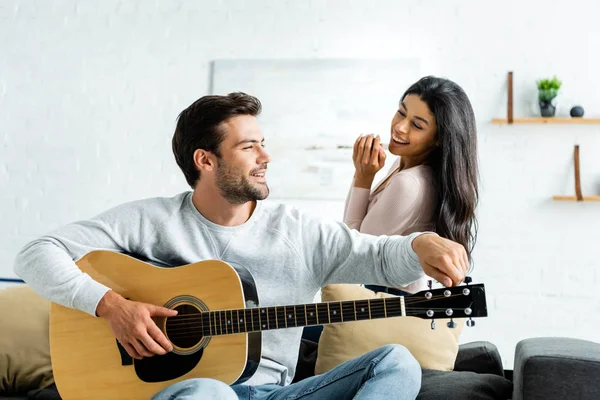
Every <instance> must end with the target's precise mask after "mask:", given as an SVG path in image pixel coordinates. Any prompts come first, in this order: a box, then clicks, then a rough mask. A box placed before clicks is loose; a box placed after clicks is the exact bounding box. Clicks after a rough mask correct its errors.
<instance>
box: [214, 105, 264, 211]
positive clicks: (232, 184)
mask: <svg viewBox="0 0 600 400" xmlns="http://www.w3.org/2000/svg"><path fill="white" fill-rule="evenodd" d="M221 127H222V129H224V130H225V132H226V135H225V140H223V142H222V143H221V146H220V152H221V157H220V158H218V159H217V171H216V184H217V187H218V188H219V191H220V192H221V196H223V197H224V198H225V199H227V200H228V201H229V202H230V203H232V204H243V203H246V202H248V201H254V200H264V199H266V198H267V196H268V195H269V186H267V180H266V172H267V164H268V163H269V162H270V161H271V158H270V157H269V154H268V153H267V152H266V151H265V149H264V137H263V135H262V134H261V133H260V129H259V127H258V123H257V121H256V118H255V117H253V116H250V115H239V116H236V117H233V118H230V119H228V120H227V121H224V122H223V123H222V126H221Z"/></svg>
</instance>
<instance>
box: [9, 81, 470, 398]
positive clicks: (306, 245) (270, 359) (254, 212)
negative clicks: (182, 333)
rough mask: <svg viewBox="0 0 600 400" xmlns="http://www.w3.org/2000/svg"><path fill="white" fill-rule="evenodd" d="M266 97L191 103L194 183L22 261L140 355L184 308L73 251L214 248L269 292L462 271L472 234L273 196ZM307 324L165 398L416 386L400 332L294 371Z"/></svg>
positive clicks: (358, 394) (27, 271)
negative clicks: (382, 224)
mask: <svg viewBox="0 0 600 400" xmlns="http://www.w3.org/2000/svg"><path fill="white" fill-rule="evenodd" d="M260 111H261V104H260V102H259V100H258V99H256V98H254V97H252V96H249V95H246V94H243V93H232V94H229V95H227V96H205V97H202V98H200V99H199V100H197V101H196V102H194V103H193V104H192V105H190V106H189V107H188V108H187V109H185V110H184V111H183V112H182V113H181V114H180V115H179V118H178V121H177V127H176V130H175V134H174V136H173V152H174V154H175V159H176V161H177V164H178V165H179V167H180V168H181V170H182V171H183V174H184V175H185V178H186V180H187V182H188V184H189V185H190V186H191V187H192V189H193V191H192V192H184V193H181V194H179V195H176V196H174V197H172V198H154V199H146V200H140V201H135V202H131V203H127V204H124V205H121V206H118V207H116V208H113V209H111V210H108V211H106V212H104V213H103V214H101V215H99V216H97V217H95V218H92V219H90V220H88V221H80V222H75V223H72V224H69V225H67V226H65V227H62V228H60V229H58V230H56V231H54V232H52V233H50V234H49V235H46V236H43V237H41V238H39V239H37V240H35V241H33V242H31V243H29V244H28V245H26V246H25V247H24V249H23V250H22V251H21V252H20V253H19V254H18V256H17V259H16V262H15V271H16V272H17V274H18V275H19V276H21V277H23V279H24V280H25V281H26V282H27V283H28V284H29V285H30V286H31V287H32V288H33V289H34V290H36V291H37V292H38V293H39V294H40V295H42V296H44V297H46V298H48V299H49V300H51V301H53V302H56V303H59V304H62V305H64V306H67V307H72V308H75V309H79V310H81V311H84V312H87V313H89V314H91V315H94V316H98V317H101V318H104V319H106V321H107V323H108V325H109V326H110V328H111V329H112V332H113V333H114V335H115V337H116V338H117V339H118V340H119V342H120V343H121V344H122V345H123V347H124V348H125V349H126V351H127V352H128V353H129V354H130V355H131V356H132V357H134V358H138V359H139V358H142V357H151V356H152V355H154V354H165V353H166V352H169V351H171V350H172V345H171V343H170V342H169V340H168V339H167V338H166V337H165V336H164V334H163V333H162V332H161V330H160V329H158V327H157V326H156V325H155V324H154V322H153V320H152V319H151V318H152V317H158V316H167V317H168V316H173V315H175V311H171V310H168V309H166V308H163V307H160V306H157V305H150V304H143V303H139V302H135V301H130V300H126V299H124V298H123V297H122V296H120V295H119V294H117V293H116V292H114V291H112V290H111V288H108V287H106V286H104V285H102V284H100V283H99V282H96V281H94V280H92V279H91V278H90V277H89V276H88V275H86V274H84V273H82V272H81V270H79V268H78V267H77V265H76V264H75V261H77V260H79V259H80V258H81V257H83V256H84V255H85V254H86V253H88V252H90V251H92V250H95V249H105V250H113V251H116V252H123V253H128V254H134V255H137V256H139V257H141V258H143V259H145V260H148V261H149V262H151V263H154V264H158V265H164V266H178V265H183V264H189V263H194V262H197V261H200V260H202V259H220V260H223V261H225V262H228V263H230V264H232V265H234V266H235V265H241V266H243V267H245V268H247V269H248V270H249V271H250V272H251V273H252V275H253V277H254V280H255V282H256V285H257V288H258V293H259V298H260V300H261V305H262V306H268V305H282V304H301V303H307V302H311V301H312V299H313V298H314V295H315V293H316V292H317V291H318V290H319V288H320V287H323V286H325V285H327V284H330V283H363V282H367V283H373V284H379V285H384V286H392V287H396V286H403V285H406V284H408V283H410V282H413V281H415V280H416V279H418V278H419V277H421V276H422V274H423V271H424V272H425V273H426V274H427V275H429V276H431V277H433V278H435V279H437V280H438V281H439V282H441V283H443V284H444V285H446V286H451V285H457V284H459V283H460V282H461V281H462V280H463V279H464V274H465V273H466V271H467V269H468V260H467V256H466V252H465V251H464V248H463V247H462V246H460V245H458V244H456V243H454V242H452V241H449V240H446V239H443V238H440V237H439V236H437V235H436V234H433V233H427V234H419V233H416V234H412V235H410V236H407V237H400V236H394V237H385V236H381V237H376V236H370V235H363V234H360V233H359V232H357V231H356V230H350V229H348V228H347V227H346V226H345V225H344V224H342V223H339V222H335V221H328V220H320V219H317V218H314V217H311V216H309V215H306V214H304V213H302V212H301V211H298V210H296V209H294V208H291V207H288V206H285V205H281V204H270V203H265V202H262V201H261V200H264V199H266V198H267V196H268V194H269V188H268V186H267V182H266V172H267V166H268V164H269V161H270V157H269V155H268V154H267V153H266V151H265V149H264V138H263V136H262V134H261V132H260V129H259V127H258V124H257V121H256V116H257V115H258V114H259V113H260ZM199 279H201V277H199ZM300 337H301V329H298V328H296V329H285V330H275V331H267V332H264V333H263V353H262V359H261V362H260V365H259V368H258V370H257V372H256V373H255V375H254V376H253V377H252V378H250V380H248V381H247V382H245V383H244V384H242V385H233V386H232V387H229V386H227V385H225V384H223V383H221V382H217V381H214V380H210V379H193V380H187V381H182V382H179V383H177V384H175V385H172V386H171V387H169V388H167V389H165V390H163V391H162V392H160V393H158V394H157V395H156V396H155V399H161V400H162V399H174V398H177V399H192V398H219V399H229V398H232V399H237V398H250V396H252V398H253V399H262V398H266V397H267V396H270V397H269V399H284V398H292V397H293V398H298V397H302V398H306V399H325V398H355V399H367V398H369V399H371V398H373V399H375V398H376V399H380V398H386V397H388V396H389V395H390V393H394V398H398V399H414V398H415V397H416V395H417V393H418V391H419V388H420V380H421V371H420V368H419V365H418V363H417V362H416V360H415V359H414V358H413V357H412V356H411V354H410V353H409V352H408V351H407V350H406V349H405V348H403V347H401V346H396V345H391V346H385V347H383V348H380V349H377V350H375V351H373V352H370V353H367V354H366V355H363V356H362V357H359V358H357V359H355V360H351V361H349V362H347V363H344V364H342V365H340V366H338V367H337V368H334V369H333V370H331V371H329V372H328V373H326V374H323V375H320V376H316V377H312V378H309V379H306V380H303V381H301V382H298V383H295V384H293V385H290V383H291V382H292V379H293V377H294V372H295V371H294V369H295V365H296V362H297V356H298V348H299V342H300Z"/></svg>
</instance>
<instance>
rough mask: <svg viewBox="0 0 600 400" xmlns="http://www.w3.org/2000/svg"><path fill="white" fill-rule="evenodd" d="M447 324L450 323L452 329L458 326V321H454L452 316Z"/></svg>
mask: <svg viewBox="0 0 600 400" xmlns="http://www.w3.org/2000/svg"><path fill="white" fill-rule="evenodd" d="M446 325H448V328H450V329H454V328H456V322H454V320H453V319H452V318H450V322H448V323H447V324H446Z"/></svg>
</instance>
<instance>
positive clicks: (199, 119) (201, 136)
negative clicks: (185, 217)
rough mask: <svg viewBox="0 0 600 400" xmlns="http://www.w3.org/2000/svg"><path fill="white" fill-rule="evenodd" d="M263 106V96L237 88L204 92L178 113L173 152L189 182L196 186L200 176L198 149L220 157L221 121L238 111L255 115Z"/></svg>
mask: <svg viewBox="0 0 600 400" xmlns="http://www.w3.org/2000/svg"><path fill="white" fill-rule="evenodd" d="M261 109H262V105H261V104H260V100H258V99H257V98H256V97H254V96H250V95H248V94H246V93H241V92H236V93H229V94H228V95H227V96H217V95H210V96H203V97H201V98H199V99H198V100H196V101H195V102H193V103H192V104H191V105H190V106H189V107H188V108H186V109H185V110H183V111H182V112H181V113H180V114H179V116H178V117H177V127H176V128H175V133H174V134H173V141H172V145H173V154H174V155H175V161H177V165H179V168H181V171H182V172H183V175H185V179H186V181H187V183H188V185H190V186H191V187H192V188H194V186H195V185H196V181H197V180H198V179H200V171H198V170H197V169H196V166H195V164H194V152H195V151H196V150H197V149H203V150H206V151H210V152H211V153H213V154H215V155H216V156H217V157H221V152H220V147H221V143H222V142H223V140H225V132H224V131H223V129H222V127H221V123H223V122H224V121H226V120H228V119H229V118H232V117H235V116H238V115H252V116H254V117H256V116H257V115H259V114H260V112H261Z"/></svg>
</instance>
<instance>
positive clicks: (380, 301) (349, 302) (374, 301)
mask: <svg viewBox="0 0 600 400" xmlns="http://www.w3.org/2000/svg"><path fill="white" fill-rule="evenodd" d="M462 296H464V295H463V294H462V293H461V294H454V295H451V296H448V297H446V296H434V297H432V298H431V299H426V298H419V299H410V300H411V301H409V299H407V298H405V300H404V304H405V305H406V306H408V305H413V304H418V303H423V302H432V301H434V300H439V299H449V298H453V297H462ZM399 299H400V297H388V298H385V302H386V306H390V305H391V306H396V305H394V304H390V302H392V303H393V302H394V301H398V302H400V300H399ZM369 300H370V301H371V304H372V307H373V306H377V305H383V303H384V302H383V300H384V299H383V298H376V299H358V300H341V301H329V302H324V303H307V304H298V305H287V306H268V307H254V308H238V309H235V308H234V309H227V310H208V311H203V312H197V313H191V314H181V315H174V316H172V317H168V318H169V319H187V320H190V319H192V320H193V319H197V318H199V317H202V314H203V313H205V312H209V313H229V312H232V313H236V314H237V312H241V313H244V312H245V311H246V310H263V309H264V310H266V309H273V310H275V309H276V311H279V310H281V309H284V310H285V309H289V310H294V309H295V308H296V307H300V308H304V306H305V305H306V307H311V308H315V312H316V311H317V307H316V306H319V308H323V307H327V304H329V307H331V305H332V304H333V305H334V306H335V307H338V306H340V303H344V304H342V305H353V303H356V302H365V303H367V302H368V301H369ZM302 312H303V311H302ZM182 322H184V321H182ZM186 322H187V321H186Z"/></svg>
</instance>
